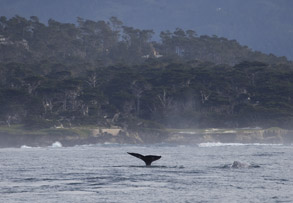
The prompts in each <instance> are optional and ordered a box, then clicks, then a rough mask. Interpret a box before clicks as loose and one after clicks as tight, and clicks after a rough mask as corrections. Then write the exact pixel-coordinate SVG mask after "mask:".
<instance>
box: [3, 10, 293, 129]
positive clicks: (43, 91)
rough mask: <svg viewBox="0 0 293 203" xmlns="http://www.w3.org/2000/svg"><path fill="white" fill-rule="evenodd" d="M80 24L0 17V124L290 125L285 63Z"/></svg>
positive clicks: (201, 39)
mask: <svg viewBox="0 0 293 203" xmlns="http://www.w3.org/2000/svg"><path fill="white" fill-rule="evenodd" d="M152 34H153V31H151V30H139V29H135V28H132V27H127V26H124V25H123V23H122V22H121V21H119V19H117V18H115V17H112V18H111V19H110V20H109V21H108V22H105V21H98V22H95V21H90V20H84V19H81V18H78V22H77V25H75V24H67V23H60V22H57V21H54V20H49V22H48V25H44V24H42V23H40V22H39V20H38V18H37V17H31V18H30V19H29V20H27V19H25V18H22V17H19V16H16V17H14V18H11V19H6V18H5V17H1V18H0V53H1V54H0V61H1V63H0V122H1V125H8V126H10V125H12V124H22V125H24V126H25V127H27V128H47V127H52V126H59V125H63V126H68V127H70V126H76V125H99V126H111V125H118V126H121V127H124V128H136V127H145V128H161V127H173V128H175V127H176V128H192V127H247V126H250V127H251V126H261V127H269V126H279V127H285V128H289V127H292V126H293V103H292V102H293V101H292V95H293V66H292V63H291V62H289V61H287V60H286V58H282V57H276V56H273V55H265V54H262V53H259V52H253V51H251V50H250V49H249V48H247V47H245V46H241V45H239V44H238V43H237V42H236V41H233V40H228V39H225V38H218V37H216V36H212V37H209V36H197V35H196V33H195V31H192V30H187V31H184V30H181V29H176V30H175V31H174V32H173V33H172V32H169V31H165V32H162V33H161V39H162V42H160V43H159V42H151V37H152Z"/></svg>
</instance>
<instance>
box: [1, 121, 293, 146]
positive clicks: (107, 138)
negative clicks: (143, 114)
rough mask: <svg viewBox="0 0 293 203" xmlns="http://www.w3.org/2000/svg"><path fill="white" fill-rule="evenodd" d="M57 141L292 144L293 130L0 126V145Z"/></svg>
mask: <svg viewBox="0 0 293 203" xmlns="http://www.w3.org/2000/svg"><path fill="white" fill-rule="evenodd" d="M55 142H60V143H62V146H64V147H70V146H76V145H86V144H104V143H116V144H158V143H167V144H190V145H192V144H199V143H260V144H262V143H263V144H290V143H293V130H287V129H281V128H277V127H272V128H267V129H260V128H239V129H226V128H225V129H224V128H223V129H221V128H207V129H151V128H140V129H135V130H126V129H122V128H119V127H113V128H105V127H94V126H90V127H87V126H84V127H72V128H50V129H41V130H25V129H23V128H22V126H12V127H10V128H8V127H3V126H2V127H0V148H6V147H21V146H30V147H46V146H51V145H52V144H53V143H55Z"/></svg>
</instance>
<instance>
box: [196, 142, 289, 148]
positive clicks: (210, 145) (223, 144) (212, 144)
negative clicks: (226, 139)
mask: <svg viewBox="0 0 293 203" xmlns="http://www.w3.org/2000/svg"><path fill="white" fill-rule="evenodd" d="M252 145H253V146H255V145H256V146H271V145H273V146H280V145H283V144H266V143H222V142H205V143H200V144H198V146H199V147H225V146H252Z"/></svg>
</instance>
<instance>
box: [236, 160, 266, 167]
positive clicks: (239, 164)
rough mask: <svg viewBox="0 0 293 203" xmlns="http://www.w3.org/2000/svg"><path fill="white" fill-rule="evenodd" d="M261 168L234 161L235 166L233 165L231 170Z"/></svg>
mask: <svg viewBox="0 0 293 203" xmlns="http://www.w3.org/2000/svg"><path fill="white" fill-rule="evenodd" d="M259 167H260V166H259V165H255V164H248V163H243V162H240V161H234V162H233V164H232V165H231V168H259Z"/></svg>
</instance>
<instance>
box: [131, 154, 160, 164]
mask: <svg viewBox="0 0 293 203" xmlns="http://www.w3.org/2000/svg"><path fill="white" fill-rule="evenodd" d="M127 153H128V154H130V155H132V156H134V157H136V158H139V159H141V160H143V161H144V162H145V165H146V166H150V165H151V164H152V162H154V161H157V160H159V159H160V158H161V156H157V155H146V156H144V155H141V154H138V153H133V152H127Z"/></svg>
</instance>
